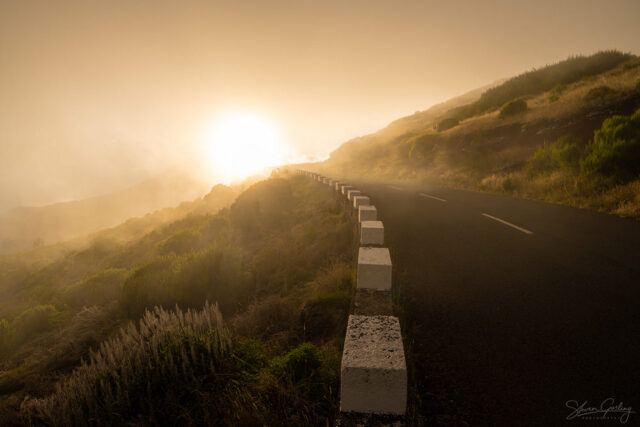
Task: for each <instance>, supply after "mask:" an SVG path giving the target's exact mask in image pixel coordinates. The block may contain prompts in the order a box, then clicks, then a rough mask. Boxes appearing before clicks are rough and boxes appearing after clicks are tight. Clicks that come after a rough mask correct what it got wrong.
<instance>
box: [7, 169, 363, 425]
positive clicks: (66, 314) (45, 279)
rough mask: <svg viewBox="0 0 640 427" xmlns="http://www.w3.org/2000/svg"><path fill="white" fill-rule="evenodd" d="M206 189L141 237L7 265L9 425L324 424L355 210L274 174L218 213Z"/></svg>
mask: <svg viewBox="0 0 640 427" xmlns="http://www.w3.org/2000/svg"><path fill="white" fill-rule="evenodd" d="M221 190H222V191H223V192H224V191H226V190H224V187H217V188H214V190H213V191H212V195H210V196H207V197H208V198H209V199H215V194H216V192H218V191H221ZM207 197H205V199H204V200H201V201H195V202H193V203H194V204H195V205H196V209H192V210H191V212H192V213H191V214H190V215H187V216H185V217H183V218H182V219H179V220H177V221H173V222H169V223H166V224H163V225H159V226H156V227H152V229H151V230H150V231H149V232H147V233H145V234H143V235H142V236H141V237H139V238H136V239H132V240H126V241H122V240H117V239H114V238H106V237H105V236H103V238H96V239H94V240H93V241H92V243H90V244H89V245H88V246H87V247H85V248H83V249H68V251H67V252H66V253H64V254H61V255H59V256H58V257H57V258H56V259H55V260H54V261H52V262H46V261H44V260H43V257H42V256H41V255H40V254H38V253H37V251H31V252H26V253H24V254H22V256H21V257H19V258H18V257H10V258H4V260H3V268H2V274H0V301H2V304H0V419H2V420H3V423H4V424H6V425H24V424H29V423H31V422H35V423H36V424H37V423H44V424H47V425H51V424H54V425H69V424H74V423H78V422H80V423H83V422H84V421H83V420H87V419H100V420H102V421H103V422H104V423H105V425H116V424H129V423H133V424H157V423H158V422H159V421H158V420H163V423H166V422H170V423H172V424H173V423H177V422H181V420H185V419H188V420H189V422H188V423H190V424H193V425H206V424H219V423H220V422H222V421H221V420H224V422H226V423H229V424H235V425H256V424H262V423H267V424H269V425H274V424H280V423H285V424H289V425H300V424H305V425H326V423H327V422H331V420H332V419H333V417H334V414H335V413H336V412H337V408H336V405H337V389H338V387H337V384H338V376H339V361H340V351H341V347H340V346H341V342H342V338H343V337H344V330H345V328H346V319H347V314H348V310H349V303H350V298H351V293H352V289H353V282H352V271H351V256H352V255H351V253H352V250H351V245H352V242H353V235H352V225H351V222H350V219H349V218H348V216H346V215H345V214H344V212H343V209H341V205H340V204H339V203H338V201H337V200H335V198H334V197H333V194H332V193H331V192H330V191H329V189H327V191H326V192H322V191H318V188H317V185H315V184H314V183H312V182H310V181H309V180H305V179H304V178H302V177H300V176H297V177H291V176H288V175H285V174H282V175H278V174H274V175H273V176H272V178H270V179H268V180H265V181H262V182H258V183H256V184H254V185H252V186H250V187H249V188H247V189H246V190H245V191H243V192H242V193H241V194H240V195H239V196H238V197H237V199H236V200H235V201H234V202H233V204H232V205H231V206H230V207H228V208H225V209H222V210H221V211H220V212H218V213H215V214H212V213H207V212H204V211H202V210H201V209H204V208H205V205H203V203H204V204H207V203H212V200H207ZM126 226H127V224H125V225H124V226H123V227H125V228H123V229H121V230H119V231H118V230H117V229H114V230H115V231H114V230H106V231H105V232H104V233H106V235H109V234H114V233H115V234H117V233H118V232H124V231H125V230H127V228H126ZM127 232H128V231H127ZM32 256H33V257H35V258H36V259H38V262H29V258H30V257H32ZM154 307H156V308H154ZM178 307H179V308H178ZM136 325H138V326H136ZM141 337H143V338H141ZM134 342H135V344H134ZM81 360H85V361H89V362H88V363H87V364H81ZM176 366H179V369H178V370H177V371H176V370H175V369H176ZM126 367H129V368H130V369H129V368H127V369H129V370H127V369H125V368H126ZM105 377H108V378H110V381H108V382H106V383H105V382H102V381H99V379H100V378H105ZM140 390H144V392H143V393H139V392H140ZM106 396H110V397H108V398H107V397H106ZM131 396H139V397H136V398H135V399H134V398H131Z"/></svg>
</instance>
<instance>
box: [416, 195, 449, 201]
mask: <svg viewBox="0 0 640 427" xmlns="http://www.w3.org/2000/svg"><path fill="white" fill-rule="evenodd" d="M420 195H421V196H422V197H428V198H430V199H434V200H440V201H441V202H446V200H445V199H441V198H440V197H436V196H432V195H431V194H426V193H420Z"/></svg>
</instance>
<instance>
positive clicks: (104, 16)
mask: <svg viewBox="0 0 640 427" xmlns="http://www.w3.org/2000/svg"><path fill="white" fill-rule="evenodd" d="M639 17H640V3H639V2H637V1H635V0H620V1H615V2H610V1H589V2H584V1H562V2H556V1H544V2H525V1H488V2H473V1H468V2H462V1H452V2H432V1H420V2H418V1H408V2H402V7H399V4H398V3H397V2H371V1H349V2H341V1H340V2H339V1H323V2H311V1H302V2H300V1H295V2H291V1H272V2H262V1H243V2H230V1H229V2H226V1H188V2H169V1H141V0H136V1H122V0H119V1H109V2H86V1H72V0H67V1H61V2H48V1H29V2H23V1H11V0H10V1H3V2H2V3H0V93H2V96H1V97H0V183H1V184H0V185H1V187H0V211H4V210H7V209H10V208H12V207H15V206H19V205H43V204H47V203H53V202H56V201H61V200H72V199H81V198H86V197H90V196H94V195H98V194H103V193H106V192H110V191H115V190H119V189H123V188H126V187H128V186H131V185H134V184H136V183H138V182H141V181H143V180H145V179H148V178H150V177H153V176H156V175H158V174H161V173H163V172H165V171H166V170H168V169H176V168H177V169H180V168H182V169H188V170H189V171H191V172H192V173H194V174H196V175H198V176H199V177H200V178H202V179H205V180H207V181H209V182H211V183H212V184H213V183H215V182H218V181H220V180H228V179H229V177H230V175H234V178H238V177H240V175H242V174H243V173H240V169H244V166H243V167H242V168H240V169H238V173H236V172H234V173H231V174H230V172H229V171H228V170H227V171H222V170H220V171H218V172H217V174H216V172H215V171H212V170H211V169H212V165H215V162H213V163H212V157H213V158H215V157H216V156H215V154H213V153H212V152H211V147H210V146H207V144H203V143H202V137H201V134H202V130H203V129H208V128H210V127H211V126H212V120H215V117H219V116H221V115H224V114H227V113H228V112H229V111H236V110H239V111H255V112H257V113H256V114H259V115H262V116H263V117H268V120H269V121H270V123H272V125H273V126H274V127H276V128H277V129H278V133H279V137H281V138H282V140H283V141H287V143H288V144H289V147H288V148H286V149H284V151H283V152H282V153H276V154H274V158H273V159H266V158H265V159H264V160H265V163H266V164H265V165H268V163H270V162H271V160H275V159H280V158H289V159H324V158H326V157H327V156H328V154H329V153H330V152H331V151H332V150H334V149H335V148H337V147H338V146H339V145H340V144H341V143H342V142H344V141H346V140H348V139H350V138H353V137H356V136H359V135H362V134H366V133H370V132H374V131H376V130H378V129H380V128H381V127H384V126H385V125H387V124H388V123H389V122H391V121H393V120H395V119H397V118H399V117H402V116H405V115H408V114H412V113H413V112H415V111H418V110H424V109H426V108H428V107H429V106H431V105H433V104H435V103H438V102H442V101H445V100H447V99H448V98H450V97H452V96H455V95H459V94H462V93H464V92H466V91H469V90H472V89H475V88H478V87H480V86H484V85H487V84H490V83H492V82H494V81H496V80H497V79H501V78H504V77H508V76H512V75H515V74H518V73H521V72H523V71H526V70H528V69H530V68H531V67H532V65H535V66H544V65H545V64H548V63H552V62H555V61H559V60H562V59H564V58H566V57H568V56H569V55H575V54H591V53H594V52H596V51H597V50H601V49H613V48H615V49H619V50H621V51H626V52H631V53H635V54H637V53H639V51H638V40H640V26H638V25H637V23H638V18H639ZM212 118H213V119H212ZM227 154H228V153H227ZM223 155H224V154H223ZM262 157H264V156H262ZM267 160H269V161H267ZM218 166H220V165H218ZM254 166H255V167H258V166H263V165H251V166H250V167H248V168H246V171H247V172H248V171H249V170H250V169H255V167H254ZM227 169H228V168H227Z"/></svg>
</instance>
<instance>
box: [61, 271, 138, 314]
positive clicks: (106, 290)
mask: <svg viewBox="0 0 640 427" xmlns="http://www.w3.org/2000/svg"><path fill="white" fill-rule="evenodd" d="M127 272H128V271H127V270H125V269H123V268H109V269H106V270H102V271H101V272H99V273H96V274H94V275H93V276H91V277H89V278H87V279H85V280H83V281H81V282H79V283H76V284H74V285H72V286H70V287H68V288H67V289H65V290H64V292H63V293H62V300H63V301H64V302H65V303H66V304H68V305H70V306H72V307H74V308H81V307H83V306H91V305H104V304H107V303H108V302H110V301H113V300H116V299H118V296H119V295H120V287H121V286H122V283H123V282H124V279H125V277H126V275H127Z"/></svg>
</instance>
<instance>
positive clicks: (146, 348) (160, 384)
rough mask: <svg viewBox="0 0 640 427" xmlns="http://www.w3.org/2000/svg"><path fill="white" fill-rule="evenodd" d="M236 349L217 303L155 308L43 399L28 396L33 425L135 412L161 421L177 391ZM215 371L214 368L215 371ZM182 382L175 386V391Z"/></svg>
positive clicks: (96, 420)
mask: <svg viewBox="0 0 640 427" xmlns="http://www.w3.org/2000/svg"><path fill="white" fill-rule="evenodd" d="M230 348H231V340H230V336H229V334H228V332H227V330H226V328H225V327H224V324H223V322H222V315H221V314H220V312H219V310H218V307H217V305H211V304H208V303H207V304H206V305H205V307H204V308H203V310H199V311H196V310H188V311H186V312H183V311H181V310H179V309H176V310H175V311H167V310H164V309H162V308H158V307H156V308H155V309H154V310H153V311H147V312H146V313H145V315H144V317H143V318H142V319H141V320H140V324H139V327H138V328H136V327H135V326H134V325H133V324H129V326H128V327H126V328H123V329H122V330H121V331H120V334H119V336H118V337H116V338H113V339H110V340H108V341H106V342H104V343H103V344H102V345H101V346H100V349H99V350H98V351H96V352H91V354H90V358H89V361H88V362H84V363H83V364H82V365H81V366H80V367H79V368H78V369H76V370H75V371H74V372H73V373H72V374H71V376H69V378H67V379H66V380H64V381H63V382H61V383H59V384H58V385H57V387H56V391H55V392H54V393H53V394H52V395H50V396H48V397H45V398H42V399H29V398H26V399H25V401H24V402H23V404H22V414H23V417H24V421H25V423H27V424H34V423H40V422H42V423H45V424H51V425H90V424H91V425H116V424H121V423H123V422H125V420H127V419H128V418H129V417H131V416H133V417H134V418H137V419H139V420H140V421H142V420H145V421H143V422H149V423H151V424H154V423H157V422H161V420H162V418H158V417H159V416H160V415H161V414H162V410H161V409H160V408H159V407H158V404H161V403H163V402H164V403H165V404H166V403H171V402H167V401H166V399H165V398H163V397H166V396H164V395H165V393H166V394H167V396H170V395H171V394H173V393H172V391H173V392H175V391H176V390H180V389H183V388H185V387H186V388H188V387H189V386H195V385H197V384H198V383H201V382H202V381H203V380H204V379H207V378H208V377H209V376H210V375H211V374H213V375H215V373H216V372H217V371H219V370H220V369H219V368H220V366H221V363H222V361H223V359H224V357H225V356H226V355H227V354H228V353H229V351H230ZM207 373H209V374H207ZM172 388H174V390H171V389H172Z"/></svg>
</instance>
